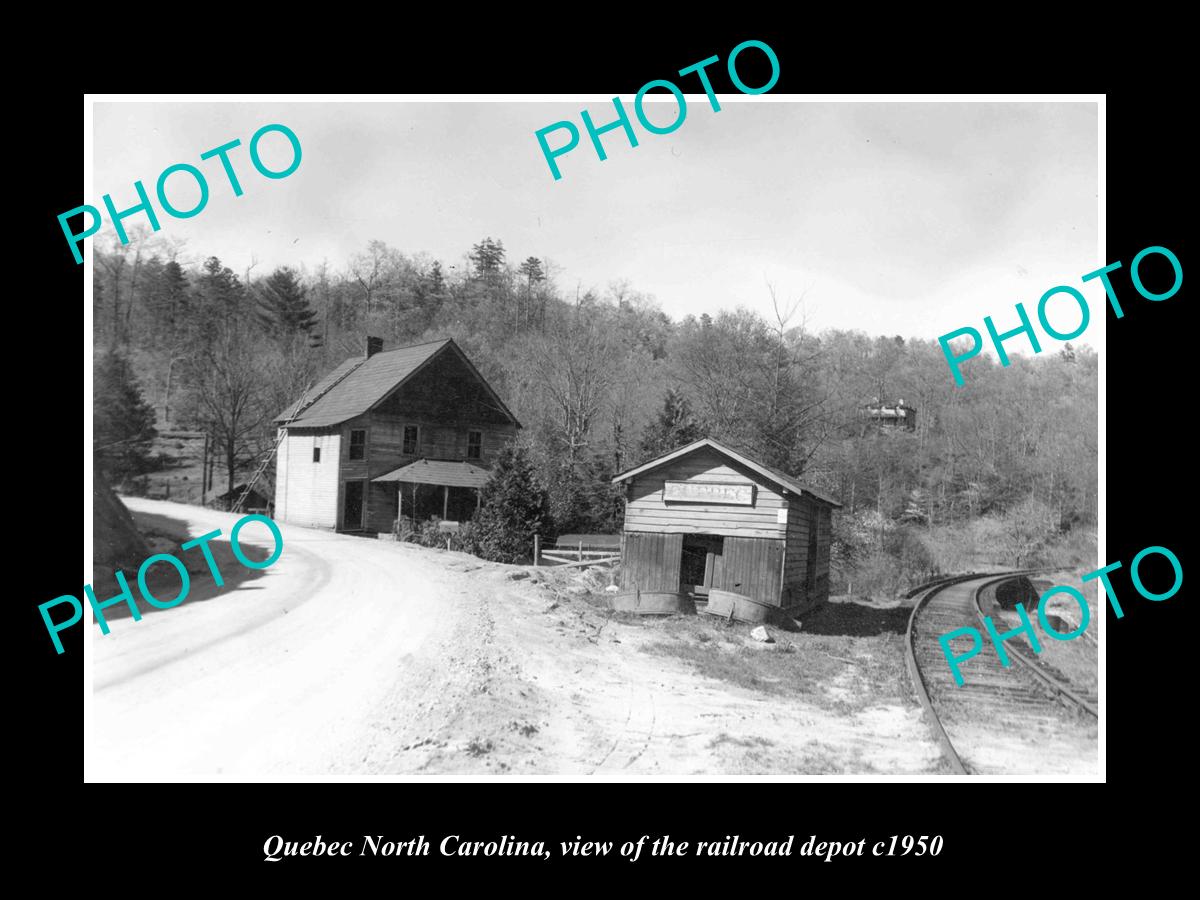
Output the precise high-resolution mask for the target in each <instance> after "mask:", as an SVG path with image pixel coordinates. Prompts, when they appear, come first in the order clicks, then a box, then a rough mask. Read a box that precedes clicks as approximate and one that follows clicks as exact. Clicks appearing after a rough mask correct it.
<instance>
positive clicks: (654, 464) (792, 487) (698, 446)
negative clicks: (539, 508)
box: [613, 438, 842, 509]
mask: <svg viewBox="0 0 1200 900" xmlns="http://www.w3.org/2000/svg"><path fill="white" fill-rule="evenodd" d="M706 448H707V449H710V450H715V451H716V452H717V453H719V454H721V455H722V456H724V457H726V458H728V459H730V460H732V461H733V462H735V463H738V464H739V465H742V466H745V467H746V468H747V469H750V470H751V471H752V472H755V473H757V474H758V475H761V476H762V477H763V478H764V479H766V480H767V481H768V482H770V483H771V484H773V485H775V486H776V487H778V488H782V489H783V490H785V491H791V492H792V493H793V494H796V495H797V496H799V495H801V494H807V495H808V496H809V497H812V498H813V499H814V500H817V501H819V502H821V503H828V504H829V505H830V506H834V507H837V508H838V509H841V507H842V504H840V503H838V502H837V501H836V500H834V499H833V498H832V497H827V496H826V495H825V494H822V493H821V492H820V491H817V490H814V489H813V488H811V487H809V486H808V485H807V484H803V483H801V482H799V481H797V480H796V479H795V478H792V477H791V476H790V475H784V474H783V473H782V472H780V471H777V470H776V469H772V468H770V467H769V466H764V465H763V464H762V463H759V462H755V461H754V460H752V459H750V458H749V457H748V456H745V455H743V454H741V453H738V452H737V451H736V450H731V449H730V448H729V447H726V446H725V445H724V444H719V443H717V442H716V441H714V440H713V439H712V438H701V439H700V440H698V441H694V442H692V443H690V444H688V445H687V446H684V447H680V448H679V449H677V450H672V451H671V452H670V453H666V454H664V455H662V456H660V457H658V458H657V459H652V460H650V461H649V462H647V463H643V464H642V465H640V466H637V467H636V468H633V469H629V470H628V471H626V472H622V473H621V474H620V475H617V476H615V477H614V478H613V484H616V483H617V482H618V481H628V480H629V479H630V478H634V477H635V476H637V475H641V474H642V473H644V472H649V471H650V470H651V469H657V468H658V467H659V466H665V465H667V464H668V463H671V462H674V461H675V460H677V459H679V458H680V457H681V456H687V455H688V454H690V453H695V452H696V451H698V450H703V449H706Z"/></svg>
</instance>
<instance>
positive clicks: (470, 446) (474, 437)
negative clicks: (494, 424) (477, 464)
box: [467, 431, 483, 459]
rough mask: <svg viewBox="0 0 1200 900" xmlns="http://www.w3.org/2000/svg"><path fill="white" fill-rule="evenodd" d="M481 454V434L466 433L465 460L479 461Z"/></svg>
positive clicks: (480, 432)
mask: <svg viewBox="0 0 1200 900" xmlns="http://www.w3.org/2000/svg"><path fill="white" fill-rule="evenodd" d="M482 452H483V432H482V431H468V432H467V459H479V457H480V455H481V454H482Z"/></svg>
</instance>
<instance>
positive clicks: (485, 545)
mask: <svg viewBox="0 0 1200 900" xmlns="http://www.w3.org/2000/svg"><path fill="white" fill-rule="evenodd" d="M550 528H551V525H550V514H549V501H548V499H547V497H546V491H545V490H544V489H543V488H542V486H541V484H539V483H538V481H537V478H536V476H535V475H534V470H533V463H532V462H531V461H530V459H529V455H528V454H527V453H526V452H525V450H524V449H522V448H519V447H508V448H506V449H504V450H503V451H501V453H500V454H499V456H497V457H496V462H495V465H494V466H493V468H492V476H491V478H489V479H488V482H487V484H485V485H484V486H483V492H482V496H481V497H480V507H479V510H478V511H477V512H476V514H475V524H474V531H475V542H476V548H477V552H478V554H479V555H480V556H482V557H483V558H484V559H490V560H492V561H494V562H504V563H516V562H521V561H522V560H524V559H526V558H528V556H529V553H530V550H531V548H532V546H533V536H534V535H535V534H541V535H545V534H547V533H548V532H549V530H550Z"/></svg>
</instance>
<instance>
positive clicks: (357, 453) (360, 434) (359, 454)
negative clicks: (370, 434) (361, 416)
mask: <svg viewBox="0 0 1200 900" xmlns="http://www.w3.org/2000/svg"><path fill="white" fill-rule="evenodd" d="M350 458H351V459H366V458H367V432H366V431H365V430H361V431H360V430H359V429H357V428H356V429H352V430H351V432H350Z"/></svg>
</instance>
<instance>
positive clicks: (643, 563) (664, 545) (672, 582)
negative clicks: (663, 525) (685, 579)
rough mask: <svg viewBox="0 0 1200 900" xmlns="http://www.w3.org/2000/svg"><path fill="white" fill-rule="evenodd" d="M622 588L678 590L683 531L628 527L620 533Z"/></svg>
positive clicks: (630, 589)
mask: <svg viewBox="0 0 1200 900" xmlns="http://www.w3.org/2000/svg"><path fill="white" fill-rule="evenodd" d="M622 544H623V546H622V548H621V588H622V589H623V590H629V591H632V590H633V589H634V587H635V586H636V587H637V588H638V589H640V590H643V591H677V590H679V565H680V553H681V552H682V550H683V535H682V534H648V533H641V532H636V531H627V532H626V533H625V534H624V535H623V536H622Z"/></svg>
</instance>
